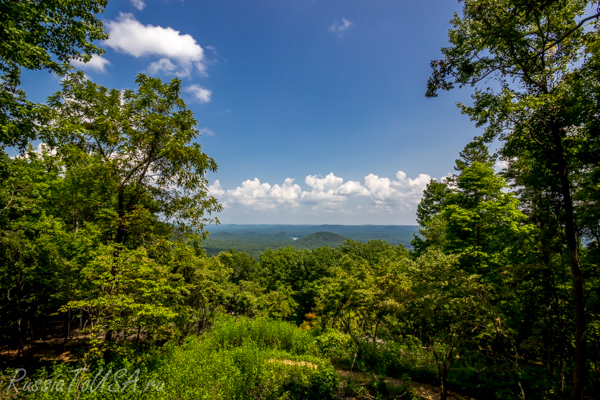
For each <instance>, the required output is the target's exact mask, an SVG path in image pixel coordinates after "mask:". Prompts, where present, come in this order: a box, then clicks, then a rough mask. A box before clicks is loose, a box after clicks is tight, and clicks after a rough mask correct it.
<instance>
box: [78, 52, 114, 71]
mask: <svg viewBox="0 0 600 400" xmlns="http://www.w3.org/2000/svg"><path fill="white" fill-rule="evenodd" d="M71 64H73V65H74V66H75V67H77V68H81V69H91V70H94V71H96V72H106V67H107V66H109V65H111V64H110V61H108V60H107V59H106V58H104V57H101V56H98V55H93V56H92V58H91V59H90V61H88V62H86V63H84V62H83V61H81V60H71Z"/></svg>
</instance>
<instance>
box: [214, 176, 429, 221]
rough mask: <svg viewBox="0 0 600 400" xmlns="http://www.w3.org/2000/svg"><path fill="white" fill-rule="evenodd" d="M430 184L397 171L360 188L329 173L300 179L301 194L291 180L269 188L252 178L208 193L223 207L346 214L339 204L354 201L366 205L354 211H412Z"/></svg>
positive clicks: (369, 180)
mask: <svg viewBox="0 0 600 400" xmlns="http://www.w3.org/2000/svg"><path fill="white" fill-rule="evenodd" d="M430 180H431V177H430V176H429V175H426V174H419V176H417V177H416V178H414V179H411V178H408V177H407V175H406V173H404V172H403V171H398V173H396V176H395V179H389V178H386V177H379V176H377V175H374V174H369V175H367V176H366V177H365V178H364V184H361V183H360V182H356V181H347V182H344V179H343V178H340V177H337V176H335V175H334V174H333V172H332V173H330V174H329V175H327V176H325V177H320V176H317V175H308V176H307V177H306V178H305V179H304V183H305V184H306V185H307V186H308V188H307V190H303V189H302V188H301V187H300V185H298V184H295V183H294V179H291V178H287V179H286V180H285V181H284V183H283V184H282V185H277V184H276V185H273V186H271V185H270V184H269V183H266V182H260V180H259V179H258V178H254V179H253V180H246V181H245V182H243V183H242V185H241V186H238V187H237V188H235V189H230V190H224V189H222V188H221V186H220V183H219V182H218V181H216V182H215V185H213V186H214V188H213V189H211V190H213V192H212V193H214V195H215V196H217V197H218V198H219V199H220V200H221V201H222V202H224V204H225V205H226V206H228V205H229V206H231V205H235V204H238V205H242V206H246V207H249V208H252V209H254V210H274V209H276V208H278V207H285V206H288V207H292V208H296V209H299V208H298V207H300V206H307V207H310V208H312V209H313V210H330V211H336V212H347V210H345V209H344V208H343V204H345V203H346V202H347V201H348V200H349V199H352V198H354V199H359V200H360V199H362V200H360V201H362V202H363V203H364V202H366V203H367V204H364V207H363V206H362V205H360V204H359V205H358V206H357V209H358V208H360V207H363V209H369V207H370V209H372V210H375V209H376V210H378V211H381V210H384V211H386V212H388V211H394V210H403V211H406V210H412V209H415V208H416V206H417V204H418V203H419V201H420V200H421V197H422V195H423V190H425V188H426V187H427V184H428V183H429V181H430Z"/></svg>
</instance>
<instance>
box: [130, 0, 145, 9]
mask: <svg viewBox="0 0 600 400" xmlns="http://www.w3.org/2000/svg"><path fill="white" fill-rule="evenodd" d="M131 2H132V3H133V6H134V7H135V8H137V9H138V10H140V11H142V10H143V9H144V7H146V3H144V0H131Z"/></svg>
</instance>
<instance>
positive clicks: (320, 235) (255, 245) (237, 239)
mask: <svg viewBox="0 0 600 400" xmlns="http://www.w3.org/2000/svg"><path fill="white" fill-rule="evenodd" d="M355 229H356V228H355ZM347 239H348V238H346V237H344V236H342V235H338V234H337V233H333V232H324V231H318V232H314V233H311V234H309V235H306V236H303V237H294V236H290V235H288V234H287V233H286V232H279V233H275V234H264V233H263V234H261V233H255V232H248V233H234V232H217V233H213V234H211V235H210V237H209V238H207V239H204V240H203V241H202V248H203V249H204V250H205V251H206V255H207V256H209V257H210V256H216V255H218V254H219V253H221V252H223V251H229V250H236V251H241V252H244V253H247V254H249V255H251V256H252V257H254V258H255V259H256V260H259V259H260V255H261V253H263V252H264V251H266V250H268V249H271V250H276V249H278V248H281V247H288V246H291V247H293V248H295V249H309V250H312V249H315V248H318V247H325V246H329V247H337V246H339V245H341V244H342V243H343V242H344V241H345V240H347ZM365 242H366V241H365ZM409 243H410V242H409Z"/></svg>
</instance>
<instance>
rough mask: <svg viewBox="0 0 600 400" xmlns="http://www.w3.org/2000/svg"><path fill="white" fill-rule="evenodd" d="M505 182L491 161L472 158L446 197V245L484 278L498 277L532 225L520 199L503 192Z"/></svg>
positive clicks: (469, 267)
mask: <svg viewBox="0 0 600 400" xmlns="http://www.w3.org/2000/svg"><path fill="white" fill-rule="evenodd" d="M506 187H507V185H506V182H505V181H504V179H502V178H501V177H500V176H498V175H497V174H495V173H494V169H493V166H492V165H491V163H486V164H482V163H480V162H478V161H475V162H473V163H472V164H471V165H470V166H469V167H467V168H465V169H464V170H463V171H462V173H461V174H460V175H459V176H458V177H457V178H456V189H455V190H453V191H452V192H451V193H450V194H449V195H448V196H447V199H446V203H445V207H444V208H443V210H442V217H443V219H444V220H445V221H446V241H445V245H444V249H445V250H446V251H448V252H450V253H452V254H457V255H459V256H460V259H461V263H462V265H463V267H464V268H465V269H466V270H468V271H470V272H471V273H475V274H480V275H482V276H483V278H484V279H490V280H492V281H495V280H497V278H498V276H497V273H498V267H500V266H502V265H505V264H507V255H508V254H507V253H508V250H509V249H511V247H512V246H514V245H517V246H518V242H519V240H518V239H519V236H523V235H524V234H525V235H526V234H527V233H528V232H529V227H528V226H527V225H526V224H525V222H526V217H525V215H524V214H523V213H522V212H521V211H520V210H519V209H518V204H519V200H518V199H517V198H516V196H515V195H514V194H512V193H504V192H503V191H502V190H503V189H504V188H506Z"/></svg>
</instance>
